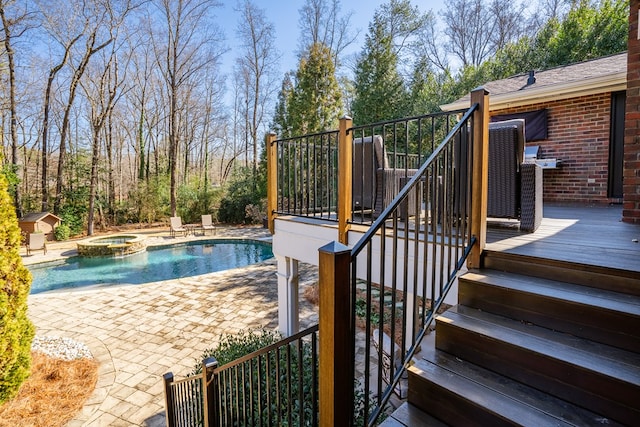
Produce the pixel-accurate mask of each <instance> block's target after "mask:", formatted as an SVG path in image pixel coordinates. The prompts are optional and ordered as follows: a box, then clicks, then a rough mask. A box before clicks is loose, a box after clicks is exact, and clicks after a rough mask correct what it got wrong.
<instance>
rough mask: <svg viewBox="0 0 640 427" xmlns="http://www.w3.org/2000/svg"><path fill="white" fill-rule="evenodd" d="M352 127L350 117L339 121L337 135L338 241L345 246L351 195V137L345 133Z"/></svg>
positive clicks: (349, 217)
mask: <svg viewBox="0 0 640 427" xmlns="http://www.w3.org/2000/svg"><path fill="white" fill-rule="evenodd" d="M352 126H353V120H352V119H351V117H348V116H344V117H342V118H341V119H340V127H339V133H338V241H339V242H340V243H342V244H345V245H346V244H347V243H348V242H347V232H348V231H349V223H350V221H351V210H352V201H351V200H352V197H353V196H352V193H353V182H352V181H353V173H352V168H353V161H352V159H353V157H352V153H353V135H352V134H351V132H347V131H348V130H349V129H351V127H352Z"/></svg>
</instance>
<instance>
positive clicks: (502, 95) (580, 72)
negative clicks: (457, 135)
mask: <svg viewBox="0 0 640 427" xmlns="http://www.w3.org/2000/svg"><path fill="white" fill-rule="evenodd" d="M534 77H535V82H534V83H533V84H527V80H528V79H529V73H524V74H518V75H516V76H512V77H509V78H506V79H502V80H495V81H492V82H488V83H486V84H485V85H484V86H483V87H484V88H485V89H486V90H487V91H488V92H489V96H490V98H489V105H490V106H489V108H490V110H498V109H503V108H508V107H517V106H520V105H527V104H534V103H540V102H546V101H555V100H560V99H567V98H575V97H578V96H584V95H593V94H596V93H604V92H615V91H619V90H625V89H626V87H627V53H626V52H623V53H619V54H616V55H609V56H604V57H602V58H597V59H592V60H589V61H584V62H578V63H575V64H570V65H563V66H561V67H555V68H550V69H548V70H544V71H535V72H534ZM469 100H470V95H466V96H464V97H462V98H460V99H458V100H457V101H454V102H452V103H450V104H445V105H442V106H441V108H442V109H443V110H444V111H452V110H458V109H462V108H467V107H468V106H469V102H470V101H469Z"/></svg>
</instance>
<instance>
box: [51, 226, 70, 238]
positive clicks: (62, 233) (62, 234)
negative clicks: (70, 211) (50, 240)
mask: <svg viewBox="0 0 640 427" xmlns="http://www.w3.org/2000/svg"><path fill="white" fill-rule="evenodd" d="M53 235H54V236H55V238H56V240H57V241H59V242H61V241H63V240H67V239H69V237H71V228H69V226H68V225H67V224H65V223H62V224H60V225H59V226H57V227H56V228H55V229H54V230H53Z"/></svg>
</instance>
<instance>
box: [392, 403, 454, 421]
mask: <svg viewBox="0 0 640 427" xmlns="http://www.w3.org/2000/svg"><path fill="white" fill-rule="evenodd" d="M403 426H407V427H447V424H445V423H443V422H442V421H440V420H438V419H436V418H434V417H432V416H431V415H429V414H427V413H426V412H424V411H422V410H420V408H418V407H416V406H414V405H411V404H410V403H407V402H405V403H403V404H402V405H400V407H399V408H398V409H396V410H395V411H394V412H393V414H391V415H389V417H387V419H385V420H384V421H383V422H382V423H381V424H380V427H403Z"/></svg>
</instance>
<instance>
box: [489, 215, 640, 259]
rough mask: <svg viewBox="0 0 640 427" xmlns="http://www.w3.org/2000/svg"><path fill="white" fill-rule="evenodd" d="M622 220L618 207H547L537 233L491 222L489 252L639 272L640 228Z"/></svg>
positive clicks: (508, 223)
mask: <svg viewBox="0 0 640 427" xmlns="http://www.w3.org/2000/svg"><path fill="white" fill-rule="evenodd" d="M621 218H622V207H621V206H619V205H613V206H598V207H594V206H575V205H572V206H563V205H555V204H545V206H544V215H543V219H542V224H541V225H540V227H539V228H538V230H536V232H535V233H523V232H520V231H519V230H518V229H517V228H516V227H513V226H512V225H513V223H512V222H504V223H503V224H500V222H499V221H494V222H492V223H491V225H490V226H489V227H488V228H487V246H486V249H488V250H493V251H499V252H507V253H513V254H518V255H529V256H536V257H541V258H548V259H554V260H561V261H571V262H577V263H582V264H590V265H597V266H602V267H612V268H620V269H624V270H631V271H640V243H638V240H640V225H637V224H628V223H624V222H622V221H621ZM501 225H506V226H501ZM634 239H635V241H634Z"/></svg>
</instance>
